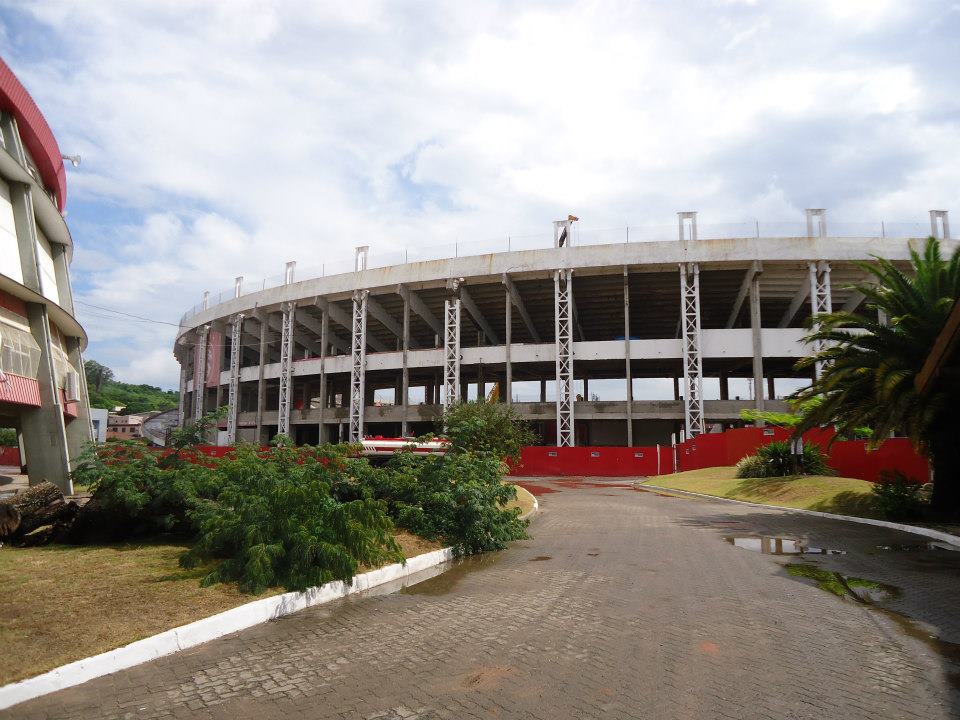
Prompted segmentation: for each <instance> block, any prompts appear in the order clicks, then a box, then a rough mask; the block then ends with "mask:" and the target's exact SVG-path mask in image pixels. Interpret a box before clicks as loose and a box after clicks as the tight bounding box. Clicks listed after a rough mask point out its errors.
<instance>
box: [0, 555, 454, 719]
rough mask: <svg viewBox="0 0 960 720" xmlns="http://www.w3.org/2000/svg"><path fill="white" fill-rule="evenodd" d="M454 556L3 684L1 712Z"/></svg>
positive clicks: (230, 614) (247, 610) (286, 597)
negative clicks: (27, 701)
mask: <svg viewBox="0 0 960 720" xmlns="http://www.w3.org/2000/svg"><path fill="white" fill-rule="evenodd" d="M452 559H453V549H452V548H444V549H443V550H434V551H433V552H428V553H424V554H423V555H417V556H416V557H413V558H410V559H409V560H407V562H406V563H405V564H401V563H395V564H393V565H386V566H384V567H382V568H378V569H377V570H371V571H370V572H367V573H363V574H362V575H357V576H356V577H354V578H353V582H352V583H350V585H347V584H346V583H344V582H341V581H339V580H337V581H335V582H329V583H327V584H325V585H321V586H320V587H314V588H310V589H309V590H305V591H303V592H288V593H284V594H282V595H275V596H273V597H268V598H264V599H263V600H254V601H253V602H250V603H247V604H246V605H241V606H240V607H235V608H232V609H231V610H227V611H225V612H222V613H218V614H216V615H211V616H210V617H208V618H204V619H203V620H197V621H196V622H192V623H190V624H189V625H182V626H180V627H177V628H173V629H172V630H167V631H166V632H162V633H160V634H159V635H154V636H152V637H148V638H144V639H143V640H137V641H136V642H133V643H130V644H129V645H124V646H123V647H120V648H117V649H116V650H110V651H108V652H105V653H101V654H100V655H94V656H93V657H88V658H84V659H83V660H77V661H76V662H72V663H69V664H68V665H61V666H60V667H58V668H55V669H54V670H51V671H50V672H46V673H44V674H43V675H37V676H36V677H32V678H27V679H26V680H21V681H20V682H15V683H11V684H9V685H4V686H3V687H0V710H2V709H5V708H8V707H11V706H13V705H16V704H18V703H22V702H24V701H26V700H31V699H33V698H36V697H40V696H41V695H47V694H49V693H52V692H56V691H58V690H63V689H64V688H68V687H72V686H74V685H80V684H81V683H85V682H87V681H88V680H92V679H94V678H98V677H101V676H103V675H109V674H110V673H114V672H117V671H118V670H123V669H125V668H129V667H133V666H134V665H139V664H141V663H145V662H148V661H150V660H155V659H156V658H160V657H163V656H164V655H170V654H172V653H175V652H179V651H180V650H186V649H187V648H190V647H194V646H195V645H200V644H202V643H205V642H209V641H210V640H214V639H216V638H218V637H222V636H224V635H229V634H230V633H234V632H237V631H238V630H243V629H245V628H248V627H252V626H253V625H259V624H260V623H264V622H267V621H268V620H273V619H275V618H279V617H283V616H284V615H289V614H291V613H295V612H297V611H299V610H303V609H305V608H308V607H311V606H313V605H322V604H323V603H328V602H330V601H332V600H337V599H339V598H342V597H346V596H347V595H353V594H355V593H358V592H362V591H364V590H369V589H370V588H373V587H376V586H378V585H383V584H384V583H388V582H391V581H393V580H400V579H402V578H405V577H407V576H408V575H412V574H414V573H417V572H420V571H421V570H426V569H427V568H431V567H434V566H435V565H439V564H441V563H444V562H447V561H449V560H452Z"/></svg>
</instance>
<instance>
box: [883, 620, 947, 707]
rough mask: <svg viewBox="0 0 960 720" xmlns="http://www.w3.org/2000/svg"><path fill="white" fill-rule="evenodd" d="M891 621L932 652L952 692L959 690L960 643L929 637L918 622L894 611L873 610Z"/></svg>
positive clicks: (934, 636)
mask: <svg viewBox="0 0 960 720" xmlns="http://www.w3.org/2000/svg"><path fill="white" fill-rule="evenodd" d="M874 609H875V610H876V611H877V612H879V613H881V614H883V615H885V616H886V617H887V618H889V619H890V620H891V621H893V622H894V623H895V624H896V626H897V627H898V628H899V629H900V631H901V632H902V633H903V634H904V635H906V636H908V637H911V638H913V639H914V640H919V641H920V642H922V643H923V644H924V645H926V646H927V647H928V648H929V649H930V651H931V652H933V653H934V654H935V655H936V656H937V657H939V658H940V661H941V662H942V663H943V664H944V671H943V675H944V677H945V678H946V680H947V682H948V683H950V686H951V687H953V689H954V690H960V643H953V642H948V641H946V640H941V639H940V638H938V637H937V636H936V635H931V634H930V632H929V631H928V630H926V629H925V628H924V627H923V626H922V625H921V624H920V623H919V622H917V621H916V620H913V619H911V618H908V617H907V616H906V615H904V614H902V613H898V612H897V611H896V610H889V609H887V608H879V607H878V608H874Z"/></svg>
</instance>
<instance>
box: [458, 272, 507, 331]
mask: <svg viewBox="0 0 960 720" xmlns="http://www.w3.org/2000/svg"><path fill="white" fill-rule="evenodd" d="M460 302H461V303H462V304H463V307H464V308H466V310H467V312H468V313H470V315H471V316H472V317H473V319H474V321H476V323H477V325H479V326H480V329H481V330H482V331H483V334H484V335H485V336H486V337H487V342H488V343H490V344H492V345H499V344H500V338H499V337H497V334H496V333H495V332H494V331H493V328H492V327H490V323H489V322H487V319H486V318H485V317H484V316H483V313H482V312H480V308H478V307H477V304H476V303H475V302H474V301H473V298H472V297H470V293H468V292H467V288H466V287H464V286H461V288H460Z"/></svg>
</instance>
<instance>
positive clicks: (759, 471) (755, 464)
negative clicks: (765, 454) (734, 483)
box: [737, 455, 767, 478]
mask: <svg viewBox="0 0 960 720" xmlns="http://www.w3.org/2000/svg"><path fill="white" fill-rule="evenodd" d="M766 471H767V469H766V467H765V466H764V463H763V460H762V459H761V458H759V457H757V456H756V455H747V456H746V457H745V458H742V459H741V460H740V462H738V463H737V477H738V478H761V477H765V473H766Z"/></svg>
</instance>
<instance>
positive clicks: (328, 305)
mask: <svg viewBox="0 0 960 720" xmlns="http://www.w3.org/2000/svg"><path fill="white" fill-rule="evenodd" d="M314 303H315V304H316V306H317V307H318V308H320V309H321V310H323V311H324V312H325V313H327V314H328V315H329V316H330V319H331V320H333V321H334V322H335V323H336V324H337V325H339V326H340V327H343V328H346V329H347V330H349V331H350V333H351V334H352V333H353V320H352V318H351V317H350V313H348V312H347V311H346V310H344V309H343V308H341V307H338V306H337V305H334V304H333V303H332V302H330V301H329V300H327V299H325V298H321V297H318V298H316V299H315V300H314ZM368 310H369V306H368ZM331 337H333V335H332V334H331ZM367 345H369V346H370V347H372V348H373V349H374V351H375V352H390V348H388V347H387V346H386V344H385V343H383V342H381V341H380V340H377V338H376V337H374V336H373V335H372V334H371V333H367ZM343 347H349V344H346V345H343Z"/></svg>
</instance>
